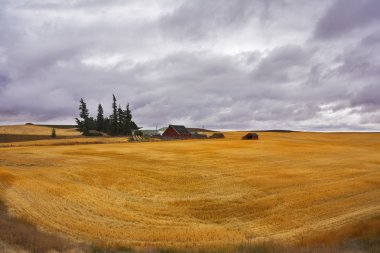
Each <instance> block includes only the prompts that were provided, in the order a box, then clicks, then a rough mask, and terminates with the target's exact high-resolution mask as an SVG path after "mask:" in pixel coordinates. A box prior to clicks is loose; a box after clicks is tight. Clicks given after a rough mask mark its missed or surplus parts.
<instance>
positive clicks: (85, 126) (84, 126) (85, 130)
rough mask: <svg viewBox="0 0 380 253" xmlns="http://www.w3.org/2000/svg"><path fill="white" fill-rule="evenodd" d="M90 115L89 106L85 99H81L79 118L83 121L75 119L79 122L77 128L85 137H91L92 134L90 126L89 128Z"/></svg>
mask: <svg viewBox="0 0 380 253" xmlns="http://www.w3.org/2000/svg"><path fill="white" fill-rule="evenodd" d="M88 116H89V113H88V109H87V105H86V103H85V102H84V100H83V98H81V99H80V105H79V117H80V118H81V119H82V120H80V119H78V118H75V121H76V122H77V126H78V129H79V131H80V132H82V134H83V135H89V134H90V126H89V123H90V122H89V118H88Z"/></svg>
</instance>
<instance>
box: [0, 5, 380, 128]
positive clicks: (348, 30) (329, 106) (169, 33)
mask: <svg viewBox="0 0 380 253" xmlns="http://www.w3.org/2000/svg"><path fill="white" fill-rule="evenodd" d="M126 2H127V3H126ZM379 13H380V2H379V1H377V0H360V1H358V0H334V1H328V0H322V1H308V0H269V1H264V0H262V1H259V0H239V1H238V0H236V1H234V0H217V1H214V0H209V1H205V0H192V1H169V0H164V1H153V0H152V1H148V0H142V1H141V0H140V1H137V0H136V1H120V0H111V1H97V0H89V1H85V0H77V1H68V2H67V3H65V1H53V0H50V1H39V0H38V1H37V0H32V1H21V0H4V1H1V2H0V123H2V124H9V123H24V122H27V121H32V122H41V123H42V122H48V123H49V122H50V123H53V122H54V123H73V117H75V116H76V114H77V107H78V100H79V99H80V98H81V97H83V98H84V99H85V100H86V101H87V102H88V104H89V106H90V108H91V109H92V113H95V109H96V106H97V104H98V103H102V104H103V105H104V107H109V105H110V103H111V96H112V93H115V94H116V95H117V96H118V98H119V101H120V102H123V103H125V102H127V101H128V102H130V103H131V105H132V108H133V110H134V117H135V120H136V121H137V122H138V123H140V124H141V125H143V126H144V127H146V128H149V127H152V126H155V125H156V124H158V125H160V126H161V125H166V124H168V123H183V124H186V125H191V126H201V125H205V126H206V127H210V128H218V129H299V130H301V129H302V130H379V129H380V54H379V52H380V15H379ZM108 112H109V111H108Z"/></svg>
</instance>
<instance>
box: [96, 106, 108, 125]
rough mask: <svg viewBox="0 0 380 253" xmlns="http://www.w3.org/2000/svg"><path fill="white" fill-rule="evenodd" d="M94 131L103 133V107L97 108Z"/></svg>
mask: <svg viewBox="0 0 380 253" xmlns="http://www.w3.org/2000/svg"><path fill="white" fill-rule="evenodd" d="M96 130H98V131H103V132H105V131H106V129H105V128H104V115H103V107H102V105H101V104H99V106H98V115H97V117H96Z"/></svg>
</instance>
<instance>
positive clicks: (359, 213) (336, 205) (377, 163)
mask: <svg viewBox="0 0 380 253" xmlns="http://www.w3.org/2000/svg"><path fill="white" fill-rule="evenodd" d="M242 135H243V133H239V132H233V133H226V137H227V138H226V139H224V140H189V141H172V142H152V143H122V144H121V143H116V144H103V145H96V144H91V145H75V146H72V145H62V146H59V145H55V146H28V147H9V148H1V149H0V198H1V199H2V200H3V201H4V203H5V205H6V206H7V207H8V212H9V215H10V216H11V217H18V219H21V220H23V221H25V222H26V223H28V224H34V225H35V226H37V227H38V228H39V229H40V230H42V231H46V232H52V233H55V234H58V235H61V236H64V237H66V238H69V239H71V240H74V241H83V242H90V243H92V244H94V245H102V246H103V247H114V248H122V247H137V248H173V249H186V248H198V249H204V250H211V249H215V248H218V249H223V248H225V249H228V250H231V248H232V249H236V248H235V247H236V245H243V246H242V248H241V250H242V251H241V252H270V251H268V250H272V249H270V248H268V245H267V244H262V243H263V242H265V241H270V242H275V243H276V244H278V243H279V244H284V243H287V244H289V243H290V244H292V245H300V244H302V243H306V242H307V243H309V242H310V243H311V242H312V238H316V237H315V235H317V234H320V233H322V234H323V233H327V232H326V231H329V230H336V229H340V228H344V227H346V226H351V224H356V223H357V222H359V221H361V220H367V219H370V218H371V217H375V216H378V215H379V214H380V187H379V185H380V155H379V150H380V134H375V133H373V134H369V133H345V134H343V133H342V134H336V133H334V134H333V133H331V134H322V133H261V134H260V138H261V139H260V140H259V141H241V140H240V137H241V136H242ZM375 227H376V226H375ZM326 238H327V237H325V239H323V238H320V240H322V241H323V240H324V241H326V240H327V239H326ZM328 238H331V236H329V237H328ZM251 244H255V245H266V246H263V247H264V248H265V247H266V248H265V249H264V248H262V249H257V250H267V251H253V250H256V249H254V248H253V247H252V248H250V246H249V247H246V248H244V247H245V246H244V245H251ZM311 244H312V243H311ZM255 247H256V246H255ZM260 247H261V246H260ZM251 249H252V251H251ZM245 250H249V251H245ZM273 250H275V249H273ZM277 250H278V249H277ZM273 252H274V251H273ZM373 252H375V251H373Z"/></svg>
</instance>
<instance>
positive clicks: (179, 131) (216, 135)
mask: <svg viewBox="0 0 380 253" xmlns="http://www.w3.org/2000/svg"><path fill="white" fill-rule="evenodd" d="M143 132H144V135H148V136H150V137H155V138H161V139H208V138H210V139H223V138H225V136H224V134H223V133H221V132H215V131H211V130H206V129H203V128H186V127H185V126H183V125H169V126H168V127H167V128H161V129H159V130H155V131H153V130H148V131H144V130H143ZM206 133H207V134H206ZM258 138H259V137H258V135H257V134H256V133H248V134H247V135H245V136H243V137H242V139H243V140H258Z"/></svg>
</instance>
